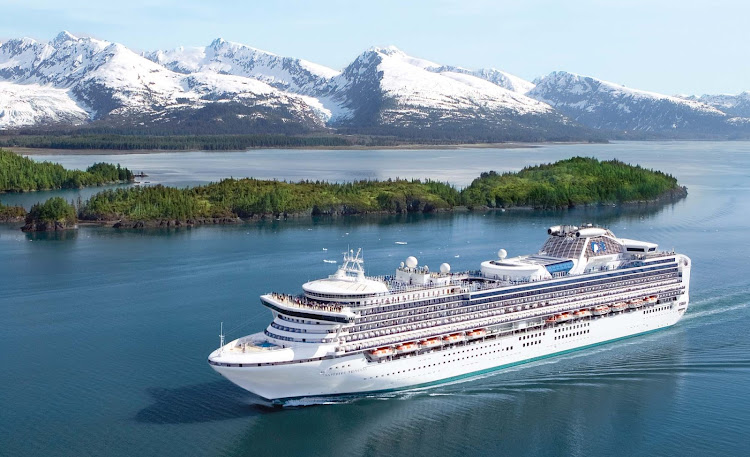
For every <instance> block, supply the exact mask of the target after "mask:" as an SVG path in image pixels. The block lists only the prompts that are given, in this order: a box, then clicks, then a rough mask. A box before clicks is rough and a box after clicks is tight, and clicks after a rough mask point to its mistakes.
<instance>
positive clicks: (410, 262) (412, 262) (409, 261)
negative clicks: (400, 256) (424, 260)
mask: <svg viewBox="0 0 750 457" xmlns="http://www.w3.org/2000/svg"><path fill="white" fill-rule="evenodd" d="M417 263H418V262H417V258H416V257H414V256H413V255H410V256H409V257H407V258H406V266H407V267H409V268H414V267H416V266H417Z"/></svg>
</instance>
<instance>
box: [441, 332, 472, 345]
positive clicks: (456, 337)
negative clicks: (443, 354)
mask: <svg viewBox="0 0 750 457" xmlns="http://www.w3.org/2000/svg"><path fill="white" fill-rule="evenodd" d="M465 338H466V337H464V335H463V334H462V333H454V334H452V335H448V336H444V337H443V341H445V342H446V343H457V342H459V341H463V340H464V339H465Z"/></svg>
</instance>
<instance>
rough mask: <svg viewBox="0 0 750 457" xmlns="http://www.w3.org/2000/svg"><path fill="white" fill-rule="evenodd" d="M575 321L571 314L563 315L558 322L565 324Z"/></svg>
mask: <svg viewBox="0 0 750 457" xmlns="http://www.w3.org/2000/svg"><path fill="white" fill-rule="evenodd" d="M571 319H573V316H572V315H571V314H570V313H562V314H560V316H559V318H558V321H560V322H565V321H569V320H571Z"/></svg>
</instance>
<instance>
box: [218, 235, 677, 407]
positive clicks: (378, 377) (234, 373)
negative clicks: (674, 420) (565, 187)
mask: <svg viewBox="0 0 750 457" xmlns="http://www.w3.org/2000/svg"><path fill="white" fill-rule="evenodd" d="M547 234H548V238H547V241H546V242H545V243H544V245H543V246H542V248H541V250H540V251H539V252H538V253H536V254H532V255H523V256H518V257H513V258H508V257H507V254H506V252H505V251H504V250H502V249H501V250H500V251H499V252H498V256H497V258H496V259H493V260H488V261H485V262H482V263H481V265H480V269H479V270H475V271H465V272H456V273H454V272H451V268H450V265H448V264H447V263H444V264H442V265H441V266H440V268H439V269H438V270H437V271H432V270H430V269H429V268H428V267H427V266H421V265H419V263H418V261H417V259H416V258H414V257H409V258H407V259H406V260H405V261H404V262H402V263H401V265H400V266H399V267H398V268H397V269H396V271H395V274H394V275H392V276H381V277H368V276H366V275H365V272H364V265H363V259H362V255H361V251H357V252H356V253H355V252H354V251H349V252H347V253H345V254H344V259H343V263H342V264H341V266H340V267H339V268H338V270H337V271H336V272H335V273H334V274H333V275H331V276H329V277H327V278H323V279H318V280H315V281H310V282H307V283H305V284H304V285H303V286H302V289H303V293H302V294H300V295H289V294H281V293H268V294H265V295H262V296H261V297H260V298H261V302H262V304H263V305H265V306H266V307H268V308H269V309H270V310H271V312H272V314H273V321H272V322H271V324H270V325H269V326H268V327H267V328H266V330H265V331H264V332H262V333H257V334H254V335H248V336H245V337H242V338H238V339H236V340H234V341H231V342H229V343H227V344H223V345H222V346H221V347H220V348H219V349H217V350H216V351H214V352H213V353H211V355H210V356H209V363H210V365H211V366H212V367H213V368H214V369H215V370H216V371H218V372H219V373H221V374H222V375H223V376H225V377H226V378H227V379H229V380H230V381H232V382H234V383H235V384H237V385H239V386H240V387H243V388H244V389H246V390H249V391H251V392H253V393H255V394H257V395H259V396H260V397H263V398H265V399H267V400H271V401H273V402H283V401H284V400H287V399H290V398H298V397H308V396H323V397H325V396H331V395H341V394H360V393H366V392H379V391H388V390H396V389H404V388H408V387H413V386H421V385H428V384H433V383H439V382H443V381H446V380H450V379H454V378H457V377H461V376H466V375H470V374H473V373H478V372H483V371H489V370H493V369H498V368H502V367H504V366H508V365H514V364H518V363H521V362H524V361H529V360H534V359H537V358H540V357H545V356H549V355H553V354H556V353H560V352H567V351H570V350H572V349H578V348H583V347H587V346H592V345H596V344H600V343H604V342H607V341H612V340H616V339H620V338H624V337H628V336H632V335H636V334H640V333H645V332H649V331H652V330H656V329H659V328H663V327H666V326H669V325H672V324H674V323H675V322H677V321H678V320H679V319H680V317H682V315H683V314H684V313H685V311H686V309H687V306H688V301H689V295H688V291H689V282H690V267H691V262H690V259H689V258H688V257H686V256H685V255H682V254H676V253H675V252H666V251H660V250H659V249H658V246H657V245H656V244H654V243H649V242H644V241H636V240H630V239H625V238H618V237H616V236H615V235H614V234H613V233H612V232H611V231H610V230H607V229H604V228H599V227H594V226H591V225H584V226H581V227H577V226H554V227H550V228H549V229H548V231H547Z"/></svg>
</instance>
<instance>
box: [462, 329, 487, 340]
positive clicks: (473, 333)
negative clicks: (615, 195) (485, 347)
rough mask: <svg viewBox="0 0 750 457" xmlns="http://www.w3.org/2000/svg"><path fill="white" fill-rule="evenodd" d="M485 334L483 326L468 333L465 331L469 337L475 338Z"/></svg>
mask: <svg viewBox="0 0 750 457" xmlns="http://www.w3.org/2000/svg"><path fill="white" fill-rule="evenodd" d="M486 335H487V330H485V329H483V328H478V329H476V330H472V331H470V332H468V333H466V336H467V337H469V339H476V338H482V337H484V336H486Z"/></svg>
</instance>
